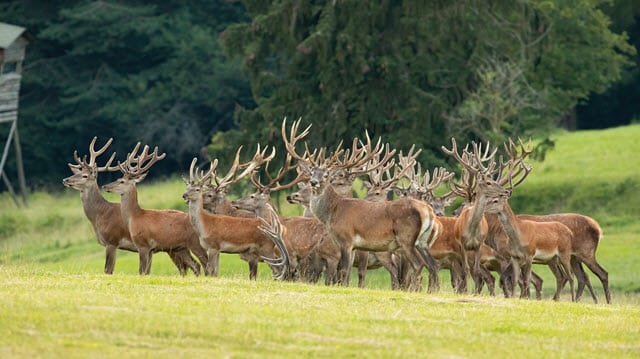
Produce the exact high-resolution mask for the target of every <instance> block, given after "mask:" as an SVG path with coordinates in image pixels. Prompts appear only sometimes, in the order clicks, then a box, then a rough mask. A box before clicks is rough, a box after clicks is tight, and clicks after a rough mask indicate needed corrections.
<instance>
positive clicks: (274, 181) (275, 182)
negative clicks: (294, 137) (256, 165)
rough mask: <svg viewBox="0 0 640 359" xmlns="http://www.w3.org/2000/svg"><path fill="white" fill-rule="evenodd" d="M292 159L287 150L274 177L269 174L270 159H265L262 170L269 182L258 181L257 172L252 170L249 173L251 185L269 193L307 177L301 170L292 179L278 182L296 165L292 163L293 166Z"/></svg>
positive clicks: (291, 185)
mask: <svg viewBox="0 0 640 359" xmlns="http://www.w3.org/2000/svg"><path fill="white" fill-rule="evenodd" d="M292 159H293V158H292V157H291V154H290V153H289V152H287V156H286V158H285V161H284V166H283V167H281V168H280V169H279V170H278V173H277V174H276V176H275V177H271V175H270V174H269V164H270V163H271V161H270V160H269V161H266V164H265V166H264V172H265V177H266V178H267V180H268V181H269V183H268V184H266V185H264V184H262V182H261V181H260V178H259V177H258V175H257V172H254V173H253V174H252V175H251V183H253V185H254V186H256V188H257V189H258V192H261V193H270V192H275V191H280V190H283V189H287V188H290V187H293V186H295V185H296V184H297V183H298V182H300V181H303V180H305V179H306V178H307V176H306V174H305V173H303V172H302V171H298V176H297V177H296V178H295V179H294V180H293V181H291V182H289V183H286V184H280V181H281V180H282V179H283V178H284V177H285V176H286V174H287V173H288V172H289V171H291V170H292V169H294V168H296V167H298V166H297V165H293V166H292V165H291V161H292Z"/></svg>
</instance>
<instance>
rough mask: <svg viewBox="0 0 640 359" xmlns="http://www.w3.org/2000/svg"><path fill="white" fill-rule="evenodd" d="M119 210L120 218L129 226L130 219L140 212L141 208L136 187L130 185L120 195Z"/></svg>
mask: <svg viewBox="0 0 640 359" xmlns="http://www.w3.org/2000/svg"><path fill="white" fill-rule="evenodd" d="M120 211H121V213H122V220H123V221H124V223H125V224H126V225H127V228H128V227H129V224H130V223H131V220H132V219H133V218H135V217H136V216H139V215H140V214H141V213H142V208H140V205H139V204H138V189H137V188H136V186H132V187H131V189H130V190H128V191H126V192H125V193H123V194H122V196H120Z"/></svg>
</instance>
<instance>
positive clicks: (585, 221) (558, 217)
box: [518, 213, 611, 304]
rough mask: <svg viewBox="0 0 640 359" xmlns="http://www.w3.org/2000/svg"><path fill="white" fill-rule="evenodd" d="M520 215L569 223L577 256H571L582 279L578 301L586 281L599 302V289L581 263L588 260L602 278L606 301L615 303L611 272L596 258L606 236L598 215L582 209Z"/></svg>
mask: <svg viewBox="0 0 640 359" xmlns="http://www.w3.org/2000/svg"><path fill="white" fill-rule="evenodd" d="M518 218H520V219H526V220H531V221H537V222H546V221H555V222H560V223H562V224H564V225H565V226H567V227H569V229H571V231H572V232H573V237H572V242H571V248H572V250H573V253H572V255H573V256H572V258H571V264H572V268H573V271H574V272H575V274H576V278H577V279H578V286H577V288H576V301H579V300H580V297H581V296H582V292H583V290H584V287H585V285H586V286H587V288H588V289H589V292H590V293H591V297H592V298H593V301H594V302H595V303H598V299H597V297H596V295H595V291H594V289H593V287H592V286H591V282H590V281H589V276H588V275H587V274H586V273H585V271H584V269H583V267H582V264H581V263H584V264H586V265H587V267H588V268H589V269H590V270H591V272H593V273H594V274H595V275H596V276H597V277H598V279H600V282H601V283H602V287H603V290H604V293H605V299H606V302H607V304H611V291H610V289H609V274H608V273H607V271H606V270H605V269H604V268H603V267H602V266H601V265H600V263H598V261H597V259H596V250H597V249H598V243H599V242H600V239H601V238H602V228H601V227H600V225H599V224H598V222H597V221H596V220H595V219H593V218H591V217H588V216H585V215H582V214H578V213H554V214H547V215H530V214H519V215H518ZM563 286H564V282H563Z"/></svg>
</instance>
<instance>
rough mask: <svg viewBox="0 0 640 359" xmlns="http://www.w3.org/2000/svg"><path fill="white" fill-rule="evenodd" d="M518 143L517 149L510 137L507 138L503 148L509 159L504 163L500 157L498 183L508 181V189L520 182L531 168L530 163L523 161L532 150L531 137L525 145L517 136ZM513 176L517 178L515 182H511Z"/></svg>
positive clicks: (503, 183) (501, 183)
mask: <svg viewBox="0 0 640 359" xmlns="http://www.w3.org/2000/svg"><path fill="white" fill-rule="evenodd" d="M518 143H519V144H520V146H519V147H520V148H519V149H518V145H516V144H515V143H514V142H513V140H512V139H509V141H508V143H505V144H504V149H505V152H506V154H507V155H508V156H509V160H507V162H506V163H504V162H503V160H502V157H501V158H500V169H499V177H498V183H500V185H502V186H504V185H505V184H507V182H508V183H509V187H507V188H508V189H513V188H515V187H516V186H518V185H519V184H520V183H522V181H524V179H525V178H526V177H527V176H528V175H529V173H530V172H531V170H532V167H531V166H530V165H527V164H526V163H524V160H525V158H526V157H527V156H528V155H529V154H531V152H533V148H532V145H531V139H529V142H528V143H527V145H525V144H524V143H523V142H522V139H520V138H518ZM505 169H506V173H505ZM514 178H517V180H516V182H515V183H514V182H513V180H514Z"/></svg>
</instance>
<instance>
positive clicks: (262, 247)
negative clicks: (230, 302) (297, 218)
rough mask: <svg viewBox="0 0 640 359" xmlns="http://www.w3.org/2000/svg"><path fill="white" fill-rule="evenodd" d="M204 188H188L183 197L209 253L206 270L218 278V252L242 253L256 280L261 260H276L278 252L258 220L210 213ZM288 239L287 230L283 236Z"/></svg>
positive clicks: (194, 226) (253, 278)
mask: <svg viewBox="0 0 640 359" xmlns="http://www.w3.org/2000/svg"><path fill="white" fill-rule="evenodd" d="M201 189H202V188H201V187H200V186H198V185H189V186H188V187H187V191H186V192H185V193H184V195H183V197H184V198H185V199H187V200H188V201H189V218H190V219H191V225H192V226H193V228H194V229H195V232H196V233H197V235H198V238H199V239H200V244H201V245H202V246H203V247H204V248H205V249H206V250H207V255H208V258H209V262H208V263H207V270H208V271H211V272H212V274H213V275H214V276H217V275H218V271H217V269H218V268H219V263H218V260H219V253H221V252H222V253H242V254H243V255H244V258H245V260H247V261H248V262H249V279H251V280H255V279H256V276H257V271H258V261H259V260H260V257H267V258H271V257H273V256H274V255H275V254H276V253H277V251H276V248H275V245H274V242H273V240H272V239H271V238H269V237H267V236H266V235H265V234H264V233H262V232H261V231H260V230H259V229H258V226H260V225H261V223H262V222H261V221H260V219H258V218H255V217H254V218H243V217H232V216H226V215H220V214H212V213H208V212H206V211H205V210H204V207H203V202H202V190H201ZM284 236H286V230H285V234H284V235H283V237H284Z"/></svg>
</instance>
